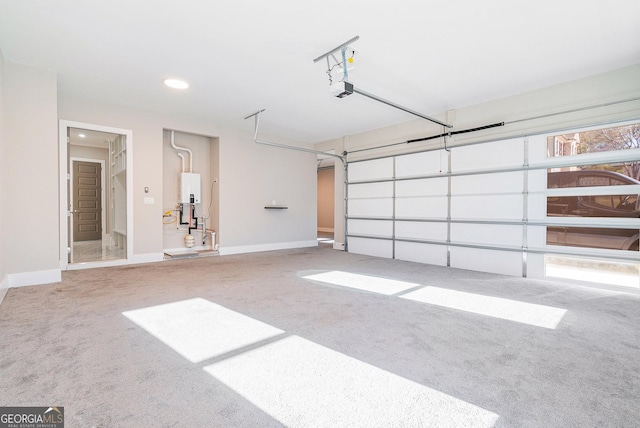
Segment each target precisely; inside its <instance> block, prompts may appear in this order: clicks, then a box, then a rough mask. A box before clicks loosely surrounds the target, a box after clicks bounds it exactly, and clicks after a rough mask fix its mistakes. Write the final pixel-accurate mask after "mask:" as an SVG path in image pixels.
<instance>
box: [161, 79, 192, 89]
mask: <svg viewBox="0 0 640 428" xmlns="http://www.w3.org/2000/svg"><path fill="white" fill-rule="evenodd" d="M164 84H165V85H167V86H168V87H170V88H174V89H187V88H188V87H189V84H188V83H187V82H185V81H184V80H180V79H165V80H164Z"/></svg>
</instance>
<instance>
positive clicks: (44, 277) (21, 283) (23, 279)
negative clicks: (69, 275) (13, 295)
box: [6, 269, 62, 288]
mask: <svg viewBox="0 0 640 428" xmlns="http://www.w3.org/2000/svg"><path fill="white" fill-rule="evenodd" d="M60 281H62V271H61V270H60V269H50V270H41V271H36V272H24V273H10V274H9V275H7V281H6V282H7V288H11V287H26V286H29V285H40V284H51V283H52V282H60Z"/></svg>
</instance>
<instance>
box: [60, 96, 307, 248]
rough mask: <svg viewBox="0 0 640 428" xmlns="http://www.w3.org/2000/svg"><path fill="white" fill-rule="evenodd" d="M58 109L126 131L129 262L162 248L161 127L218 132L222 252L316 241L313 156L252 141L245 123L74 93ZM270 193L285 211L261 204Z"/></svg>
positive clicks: (63, 115) (69, 115) (268, 199)
mask: <svg viewBox="0 0 640 428" xmlns="http://www.w3.org/2000/svg"><path fill="white" fill-rule="evenodd" d="M59 112H60V119H64V120H70V121H76V122H83V123H90V124H97V125H104V126H111V127H116V128H123V129H130V130H132V131H133V145H132V153H133V162H134V166H133V183H134V184H133V187H134V190H133V191H134V195H133V199H134V206H133V216H134V248H133V253H134V260H135V259H136V258H140V259H144V258H147V256H148V255H157V254H162V250H163V226H162V214H163V212H164V209H165V208H166V207H165V205H166V204H165V201H163V168H162V165H163V129H176V130H182V131H184V132H187V133H192V134H199V135H207V136H212V137H218V138H219V156H220V165H219V181H218V186H219V188H218V189H216V190H217V191H218V192H219V199H220V207H219V210H220V219H219V226H218V229H219V244H220V251H221V253H222V254H225V253H227V254H228V253H233V252H245V251H257V250H263V249H273V248H287V247H295V246H306V245H312V244H315V243H316V161H315V155H313V154H309V153H303V152H294V151H288V150H281V149H277V148H272V147H265V146H259V145H256V144H255V143H253V127H252V124H251V123H247V130H246V131H233V130H229V129H226V128H224V127H221V126H219V125H216V124H213V123H211V122H209V121H203V120H196V119H191V118H184V117H182V118H180V117H166V116H160V115H157V114H155V113H151V112H144V111H136V110H130V109H125V108H121V107H116V106H110V105H106V104H101V103H97V102H92V101H86V100H77V99H59ZM266 138H268V136H267V137H266ZM285 143H287V144H295V142H285ZM145 187H149V189H150V191H149V194H145V193H144V188H145ZM145 197H154V198H155V204H153V205H148V204H144V198H145ZM274 199H275V200H277V202H278V203H283V204H287V205H288V206H289V209H288V210H285V211H283V212H272V211H269V210H265V209H264V205H265V204H267V203H270V202H271V201H272V200H274Z"/></svg>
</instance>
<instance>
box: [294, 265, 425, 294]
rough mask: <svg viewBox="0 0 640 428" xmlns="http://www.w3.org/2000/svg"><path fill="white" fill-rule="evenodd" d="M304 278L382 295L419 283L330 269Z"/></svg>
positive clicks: (398, 291)
mask: <svg viewBox="0 0 640 428" xmlns="http://www.w3.org/2000/svg"><path fill="white" fill-rule="evenodd" d="M303 278H304V279H309V280H312V281H319V282H324V283H327V284H333V285H339V286H342V287H349V288H356V289H358V290H364V291H371V292H373V293H379V294H384V295H392V294H396V293H400V292H402V291H406V290H409V289H411V288H414V287H418V286H419V285H420V284H415V283H412V282H405V281H398V280H395V279H388V278H381V277H377V276H369V275H360V274H357V273H349V272H342V271H330V272H324V273H318V274H314V275H307V276H303Z"/></svg>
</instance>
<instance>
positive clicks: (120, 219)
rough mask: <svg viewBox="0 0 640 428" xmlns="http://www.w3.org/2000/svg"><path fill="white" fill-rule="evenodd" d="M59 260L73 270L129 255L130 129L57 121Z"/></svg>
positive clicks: (119, 260)
mask: <svg viewBox="0 0 640 428" xmlns="http://www.w3.org/2000/svg"><path fill="white" fill-rule="evenodd" d="M60 135H61V136H60V171H61V179H60V198H61V203H60V206H61V216H60V217H61V222H60V223H61V224H60V242H61V245H60V264H61V268H62V269H79V268H85V267H97V266H105V265H112V264H123V263H126V262H127V259H129V258H130V256H131V248H132V240H131V224H132V221H131V215H130V213H131V204H132V202H131V191H130V188H131V181H132V180H131V173H130V172H131V156H130V154H131V150H130V147H131V131H128V130H121V129H117V128H108V127H103V126H98V125H90V124H82V123H76V122H67V121H61V126H60Z"/></svg>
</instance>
